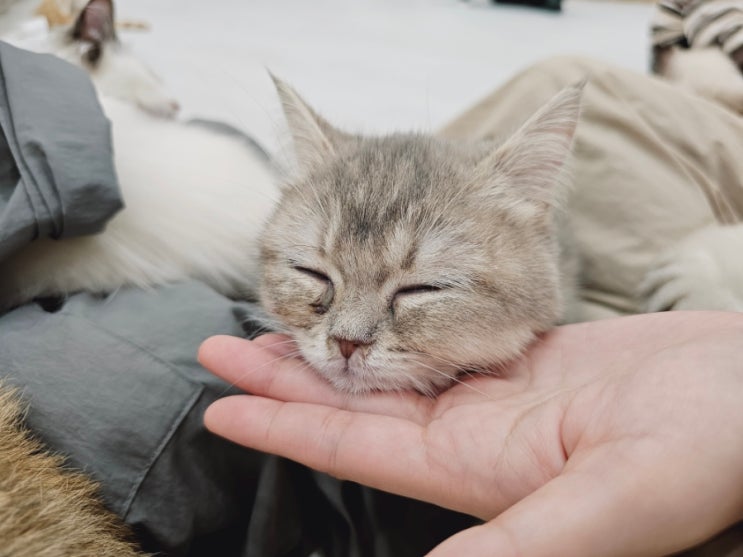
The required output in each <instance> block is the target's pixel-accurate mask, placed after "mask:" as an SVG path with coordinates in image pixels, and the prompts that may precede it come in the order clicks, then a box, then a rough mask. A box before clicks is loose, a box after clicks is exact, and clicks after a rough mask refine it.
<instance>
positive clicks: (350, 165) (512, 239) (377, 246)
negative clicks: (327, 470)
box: [259, 79, 583, 394]
mask: <svg viewBox="0 0 743 557" xmlns="http://www.w3.org/2000/svg"><path fill="white" fill-rule="evenodd" d="M275 83H276V87H277V90H278V92H279V95H280V98H281V101H282V105H283V108H284V112H285V115H286V119H287V121H288V123H289V127H290V130H291V133H292V136H293V139H294V143H295V150H296V154H297V159H298V161H299V169H300V172H299V175H298V177H297V178H295V179H294V180H291V181H289V182H288V183H287V184H286V185H285V186H284V188H283V190H282V196H281V199H280V201H279V203H278V206H277V208H276V210H275V212H274V213H273V214H272V216H271V217H270V219H269V221H268V223H267V225H266V228H265V229H264V231H263V233H262V235H261V240H260V258H261V268H262V273H261V282H260V289H259V295H260V302H261V305H262V307H263V309H264V311H265V312H266V313H267V314H268V317H269V319H270V320H271V322H272V323H273V326H274V327H275V328H278V329H279V330H282V331H284V332H287V333H289V334H290V335H291V336H292V337H293V338H294V340H295V341H296V344H297V346H298V348H299V350H300V352H301V354H302V355H303V357H304V358H305V359H306V360H307V361H308V362H309V363H310V364H311V365H312V366H313V367H314V368H315V369H316V370H317V371H318V372H319V373H320V374H321V375H322V376H323V377H325V378H326V379H327V380H328V381H329V382H330V383H331V384H332V385H333V386H335V388H337V389H338V390H340V391H342V392H346V393H354V394H360V393H365V392H368V391H374V390H401V389H415V390H418V391H420V392H423V393H428V394H434V393H435V392H437V391H438V390H439V389H442V388H444V387H446V386H448V385H449V384H450V383H451V382H452V381H453V380H454V378H455V377H456V375H457V374H459V373H460V372H462V371H469V370H489V369H493V368H494V367H495V366H497V365H498V364H500V363H504V362H506V361H508V360H510V359H512V358H514V357H516V356H518V355H519V354H520V353H521V351H522V350H523V349H524V348H525V347H526V346H527V345H528V344H529V343H530V342H531V341H532V340H534V338H535V336H536V335H537V334H538V333H540V332H543V331H545V330H547V329H549V328H551V327H552V326H553V325H555V324H556V323H558V322H564V321H569V320H571V313H572V310H573V307H572V306H574V304H575V302H574V296H575V294H574V293H575V288H576V281H577V259H576V257H575V255H574V253H573V252H572V250H571V249H570V242H569V241H568V240H567V238H568V234H567V233H566V230H567V229H566V226H565V223H562V224H561V225H560V226H559V227H558V224H559V223H558V222H557V221H558V219H557V214H558V213H559V210H558V209H557V206H559V204H560V198H561V197H563V196H564V195H565V191H564V184H563V180H562V178H563V177H564V172H563V169H564V167H565V166H566V163H567V161H568V159H569V156H570V151H571V145H572V139H573V134H574V131H575V127H576V125H577V122H578V118H579V112H580V99H581V92H582V88H583V86H582V84H581V85H576V86H574V87H569V88H567V89H565V90H563V91H562V92H561V93H559V94H558V95H557V96H556V97H554V98H553V99H552V100H551V101H550V102H549V103H547V104H546V105H545V106H544V107H543V108H542V109H541V110H540V111H539V112H537V113H536V114H535V115H534V116H533V117H532V118H531V119H530V120H529V121H528V122H527V123H526V124H524V125H523V126H522V127H521V128H520V129H519V130H518V131H516V132H515V133H514V134H513V135H512V136H511V137H510V139H508V140H507V141H506V142H505V143H503V144H502V145H495V144H492V143H473V144H463V143H453V142H448V141H445V140H442V139H437V138H435V137H432V136H426V135H421V134H394V135H390V136H386V137H360V136H356V135H350V134H347V133H344V132H342V131H339V130H337V129H335V128H333V127H332V126H331V125H330V124H329V123H328V122H327V121H326V120H324V119H323V118H322V117H320V116H319V115H318V114H317V113H316V112H315V111H313V110H312V108H310V107H309V105H307V104H306V103H305V102H304V101H303V100H302V99H301V98H300V97H299V95H298V94H297V93H296V92H295V91H294V90H293V89H292V88H291V87H289V86H288V85H286V84H285V83H283V82H282V81H280V80H278V79H275ZM560 240H561V241H560Z"/></svg>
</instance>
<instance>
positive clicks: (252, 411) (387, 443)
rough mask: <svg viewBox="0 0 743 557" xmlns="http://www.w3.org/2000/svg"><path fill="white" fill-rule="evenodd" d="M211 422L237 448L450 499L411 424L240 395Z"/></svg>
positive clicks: (211, 412) (213, 411) (212, 409)
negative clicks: (441, 490) (269, 454)
mask: <svg viewBox="0 0 743 557" xmlns="http://www.w3.org/2000/svg"><path fill="white" fill-rule="evenodd" d="M204 422H205V424H206V426H207V428H208V429H209V430H211V431H213V432H214V433H217V434H218V435H221V436H223V437H226V438H227V439H230V440H232V441H234V442H236V443H239V444H241V445H244V446H247V447H251V448H253V449H256V450H259V451H264V452H268V453H272V454H277V455H280V456H283V457H286V458H290V459H292V460H296V461H297V462H300V463H302V464H304V465H306V466H309V467H311V468H314V469H315V470H320V471H321V472H325V473H328V474H331V475H333V476H336V477H340V478H344V479H350V480H353V481H356V482H359V483H362V484H365V485H368V486H371V487H375V488H379V489H383V490H384V491H389V492H393V493H397V494H400V495H404V496H407V497H414V498H416V499H421V500H425V501H430V502H433V503H436V502H437V501H445V500H451V496H450V495H447V498H444V497H443V496H442V494H441V492H437V490H439V489H442V486H446V485H450V484H451V483H452V482H451V480H450V478H448V477H443V476H445V475H446V474H445V473H444V471H442V470H440V469H433V468H432V467H431V466H430V464H429V459H428V458H427V453H426V449H425V443H424V442H423V429H422V428H421V427H420V426H418V425H416V424H414V423H412V422H410V421H408V420H401V419H398V418H393V417H388V416H379V415H375V414H365V413H361V412H350V411H346V410H339V409H337V408H331V407H327V406H321V405H315V404H305V403H287V402H280V401H276V400H272V399H267V398H262V397H258V396H250V395H238V396H231V397H227V398H223V399H220V400H218V401H216V402H214V403H212V404H211V406H209V408H208V409H207V411H206V414H205V416H204ZM462 504H465V503H464V502H463V503H462Z"/></svg>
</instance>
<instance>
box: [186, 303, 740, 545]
mask: <svg viewBox="0 0 743 557" xmlns="http://www.w3.org/2000/svg"><path fill="white" fill-rule="evenodd" d="M295 354H296V352H295V347H294V346H293V344H292V343H291V342H290V341H288V340H287V339H286V337H280V336H278V335H266V336H263V337H260V338H259V339H257V340H255V341H252V342H251V341H246V340H243V339H236V338H231V337H213V338H211V339H209V340H207V341H206V342H205V343H204V344H203V345H202V347H201V349H200V360H201V362H202V363H203V364H204V365H205V366H206V367H207V368H209V369H211V370H212V371H213V372H215V373H217V374H218V375H220V376H222V377H223V378H225V379H226V380H227V381H230V382H233V383H235V384H237V385H238V386H240V387H241V388H243V389H245V390H246V391H249V392H251V393H254V396H247V395H240V396H234V397H229V398H224V399H221V400H219V401H217V402H215V403H213V404H212V406H211V407H210V408H209V409H208V411H207V413H206V417H205V421H206V425H207V427H208V428H209V429H210V430H211V431H213V432H215V433H218V434H219V435H222V436H224V437H227V438H228V439H231V440H233V441H235V442H237V443H240V444H242V445H245V446H248V447H252V448H254V449H258V450H261V451H266V452H270V453H275V454H278V455H282V456H285V457H288V458H291V459H293V460H296V461H299V462H301V463H304V464H306V465H308V466H310V467H312V468H315V469H317V470H321V471H323V472H327V473H329V474H331V475H334V476H337V477H341V478H345V479H350V480H354V481H357V482H360V483H363V484H366V485H369V486H372V487H375V488H379V489H382V490H385V491H390V492H394V493H398V494H401V495H405V496H409V497H413V498H417V499H421V500H424V501H429V502H432V503H435V504H438V505H440V506H443V507H447V508H450V509H454V510H457V511H461V512H465V513H469V514H472V515H475V516H478V517H480V518H482V519H483V520H484V521H485V523H484V524H483V525H481V526H477V527H474V528H471V529H469V530H465V531H463V532H461V533H459V534H457V535H455V536H453V537H452V538H449V539H448V540H446V541H444V542H443V543H442V544H441V545H440V546H438V547H437V548H436V549H434V550H433V551H432V552H431V553H430V556H431V557H434V556H435V557H445V556H451V557H461V556H462V555H468V556H471V557H479V556H486V555H487V556H492V555H498V556H500V557H510V556H517V555H518V556H529V557H541V556H550V557H553V556H554V555H571V556H572V557H582V556H585V557H595V556H596V555H601V556H602V557H609V556H633V557H641V556H660V555H667V554H670V553H673V552H675V551H679V550H681V549H684V548H687V547H691V546H693V545H695V544H696V543H699V542H701V541H703V540H705V539H707V538H709V537H710V536H712V535H713V534H715V533H716V532H718V531H720V530H722V529H724V528H725V527H727V526H729V525H731V524H733V523H735V522H737V521H740V520H743V314H738V313H732V312H731V313H711V312H670V313H663V314H650V315H641V316H634V317H627V318H620V319H612V320H607V321H599V322H593V323H583V324H578V325H569V326H564V327H559V328H556V329H554V330H553V331H551V332H549V333H548V334H546V335H544V336H543V337H542V338H540V339H539V340H538V341H537V342H535V343H534V345H533V346H532V347H531V348H530V349H529V350H528V351H527V352H526V353H525V354H524V355H523V357H522V358H520V359H518V360H517V361H515V362H514V363H513V364H511V365H510V366H508V367H506V368H504V369H502V370H500V371H499V372H498V373H496V374H492V375H481V376H477V377H468V378H467V379H465V380H464V384H457V385H455V386H453V387H452V388H450V389H449V390H447V391H445V392H443V393H441V394H440V395H439V396H438V397H437V398H435V399H432V398H426V397H424V396H421V395H418V394H416V393H376V394H372V395H367V396H361V397H349V396H347V395H343V394H339V393H337V392H336V391H334V390H333V389H332V388H331V387H330V386H329V385H328V384H327V383H325V382H324V381H323V380H322V379H320V378H319V377H318V376H317V375H316V374H315V373H314V372H313V371H312V370H311V369H310V368H309V367H308V366H307V365H306V364H305V363H304V362H303V361H302V360H301V359H299V358H297V357H296V356H295Z"/></svg>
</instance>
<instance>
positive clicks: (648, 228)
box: [440, 57, 743, 319]
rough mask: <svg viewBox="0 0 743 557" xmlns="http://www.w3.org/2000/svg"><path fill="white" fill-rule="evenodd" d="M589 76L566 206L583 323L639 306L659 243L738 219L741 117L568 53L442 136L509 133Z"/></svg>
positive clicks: (742, 173) (742, 192)
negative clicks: (577, 259) (576, 254)
mask: <svg viewBox="0 0 743 557" xmlns="http://www.w3.org/2000/svg"><path fill="white" fill-rule="evenodd" d="M586 76H588V77H589V82H588V85H587V87H586V92H585V97H584V108H583V113H582V116H581V122H580V124H579V125H578V130H577V132H576V139H575V160H574V166H573V174H574V190H573V192H572V194H571V197H570V200H569V202H568V211H569V215H570V219H571V221H572V222H573V224H574V227H575V232H576V236H577V240H578V247H579V249H580V250H581V252H582V254H583V257H584V274H585V278H584V285H583V290H582V299H583V300H584V304H583V311H582V318H583V319H597V318H603V317H609V316H612V315H621V314H626V313H637V312H640V311H642V308H643V300H642V299H640V297H639V296H638V287H639V284H640V282H641V281H642V279H643V277H644V276H645V274H646V272H647V270H648V269H649V267H650V265H651V264H652V262H653V260H654V259H655V258H656V257H657V256H658V254H659V253H660V252H661V250H664V249H666V248H668V247H670V246H671V245H672V244H674V243H675V242H677V241H679V240H680V239H681V238H683V237H684V236H686V235H688V234H689V233H690V232H692V231H694V230H697V229H699V228H701V227H703V226H705V225H707V224H710V223H713V222H715V221H717V222H720V223H725V224H729V223H734V222H739V221H741V220H742V219H743V185H741V180H740V178H739V177H743V156H741V155H742V154H743V119H741V118H740V117H739V116H737V115H735V114H733V113H731V112H728V111H726V110H725V109H724V108H721V107H719V106H717V105H716V104H712V103H710V102H709V101H706V100H704V99H702V98H700V97H696V96H693V95H692V94H690V93H686V92H684V91H681V90H679V89H676V88H674V87H673V86H672V85H670V84H668V83H666V82H663V81H661V80H659V79H657V78H655V77H651V76H645V75H640V74H637V73H634V72H631V71H628V70H624V69H620V68H615V67H610V66H607V65H605V64H603V63H600V62H597V61H592V60H587V59H580V58H572V57H569V58H555V59H550V60H547V61H545V62H541V63H539V64H537V65H536V66H533V67H531V68H529V69H528V70H526V71H525V72H523V73H521V74H519V75H518V76H516V77H515V78H513V79H512V80H511V81H510V82H509V83H508V84H506V85H505V86H504V87H502V88H501V89H499V90H498V91H496V92H495V93H493V94H492V95H491V96H489V97H488V98H486V99H484V100H483V101H482V102H481V103H479V104H478V105H476V106H475V107H474V108H472V109H471V110H469V111H468V112H467V113H465V114H464V115H462V116H461V117H459V118H457V119H456V120H455V121H454V122H452V123H451V124H449V125H448V126H447V127H446V128H444V129H443V130H442V131H441V132H440V133H441V135H443V136H445V137H448V138H469V139H472V138H496V139H497V138H499V137H506V136H507V135H508V134H509V133H510V132H512V131H513V130H514V129H516V128H517V127H518V126H519V125H520V124H521V123H522V122H523V121H524V120H526V119H527V118H528V117H529V116H530V115H531V114H532V113H533V112H534V111H535V110H536V109H537V107H539V106H540V105H541V104H542V103H544V102H545V101H546V100H547V99H549V98H550V97H551V96H552V95H553V94H554V93H556V92H557V91H558V90H560V89H561V88H562V87H564V86H566V85H569V84H571V83H575V82H577V81H579V80H581V79H583V78H584V77H586Z"/></svg>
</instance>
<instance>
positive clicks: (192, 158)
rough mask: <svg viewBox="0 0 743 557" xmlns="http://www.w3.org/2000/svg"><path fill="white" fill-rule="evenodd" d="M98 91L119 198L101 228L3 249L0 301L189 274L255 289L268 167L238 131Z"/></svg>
mask: <svg viewBox="0 0 743 557" xmlns="http://www.w3.org/2000/svg"><path fill="white" fill-rule="evenodd" d="M100 100H101V103H102V105H103V108H104V112H105V113H106V115H107V116H108V117H109V119H110V120H111V122H112V139H113V146H114V162H115V166H116V171H117V175H118V179H119V185H120V188H121V191H122V195H123V198H124V202H125V205H126V207H125V208H124V209H123V210H122V211H120V212H119V213H118V214H116V215H115V216H114V217H113V218H112V219H111V220H110V221H109V222H108V223H107V226H106V228H105V230H104V231H102V232H101V233H99V234H95V235H90V236H82V237H71V238H63V239H50V238H39V239H37V240H36V241H34V242H32V243H31V244H29V245H27V246H26V247H25V248H24V249H23V250H21V251H19V252H17V253H15V254H14V255H11V256H10V258H8V259H7V260H5V261H4V262H3V264H2V268H3V272H2V273H0V308H6V309H7V308H9V307H13V306H17V305H20V304H22V303H25V302H27V301H29V300H32V299H34V298H38V297H46V296H60V295H62V296H64V295H66V294H69V293H73V292H77V291H83V290H84V291H88V292H93V293H110V292H114V291H116V290H117V289H119V288H121V287H124V286H136V287H142V288H147V287H152V286H155V285H160V284H166V283H169V282H177V281H180V280H185V279H188V278H192V279H197V280H201V281H203V282H204V283H206V284H208V285H210V286H211V287H213V288H214V289H215V290H217V291H218V292H220V293H222V294H224V295H225V296H229V297H233V298H248V299H250V298H253V297H255V293H254V288H255V287H254V285H255V284H256V282H257V280H258V270H257V259H258V250H257V238H258V235H259V232H260V230H261V227H262V224H263V222H264V220H265V219H266V217H267V216H268V214H269V213H270V211H271V208H272V207H273V205H274V203H275V200H276V198H277V197H278V193H277V189H276V188H277V181H276V177H275V174H274V171H273V169H272V167H271V166H270V165H269V164H268V163H267V162H266V161H265V159H264V158H263V157H262V156H260V155H259V154H258V153H256V152H255V150H253V149H250V148H249V147H248V146H246V145H245V143H244V142H243V141H242V140H241V139H240V138H236V137H232V136H229V135H226V134H223V133H219V132H216V131H212V130H210V129H208V128H206V127H204V126H191V125H186V124H183V123H180V122H177V121H172V120H165V119H162V118H157V117H153V116H151V115H150V114H147V113H145V112H143V111H141V110H139V109H138V108H137V107H135V106H132V105H131V104H128V103H125V102H122V101H119V100H117V99H111V98H107V97H101V99H100Z"/></svg>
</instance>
